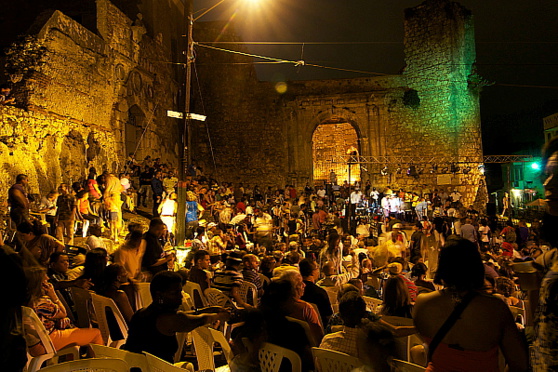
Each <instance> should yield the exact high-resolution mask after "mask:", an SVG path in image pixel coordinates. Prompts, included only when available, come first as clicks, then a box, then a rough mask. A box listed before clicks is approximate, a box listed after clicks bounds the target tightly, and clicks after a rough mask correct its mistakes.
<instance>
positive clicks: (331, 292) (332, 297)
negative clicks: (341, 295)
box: [320, 287, 339, 313]
mask: <svg viewBox="0 0 558 372" xmlns="http://www.w3.org/2000/svg"><path fill="white" fill-rule="evenodd" d="M320 288H323V289H325V291H326V293H327V296H328V297H329V302H330V303H331V308H332V309H333V313H337V312H339V301H337V292H338V291H337V289H336V288H335V287H320Z"/></svg>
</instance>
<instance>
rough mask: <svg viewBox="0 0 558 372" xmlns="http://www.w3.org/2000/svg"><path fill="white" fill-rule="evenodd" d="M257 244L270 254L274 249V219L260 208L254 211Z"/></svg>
mask: <svg viewBox="0 0 558 372" xmlns="http://www.w3.org/2000/svg"><path fill="white" fill-rule="evenodd" d="M254 216H255V217H254V230H255V236H254V238H255V243H256V244H259V245H260V246H264V247H265V248H266V250H267V251H268V252H270V251H271V248H272V235H273V219H272V218H271V216H270V215H269V214H267V213H265V212H264V211H262V210H261V209H260V208H256V209H254Z"/></svg>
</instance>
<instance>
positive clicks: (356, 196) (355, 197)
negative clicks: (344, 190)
mask: <svg viewBox="0 0 558 372" xmlns="http://www.w3.org/2000/svg"><path fill="white" fill-rule="evenodd" d="M360 199H362V193H361V192H360V191H353V192H352V193H351V204H358V203H360Z"/></svg>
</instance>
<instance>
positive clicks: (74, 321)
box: [56, 290, 76, 324]
mask: <svg viewBox="0 0 558 372" xmlns="http://www.w3.org/2000/svg"><path fill="white" fill-rule="evenodd" d="M56 295H57V296H58V299H59V300H60V302H61V303H62V305H64V308H65V309H66V316H67V317H68V318H70V320H71V321H72V324H76V318H75V317H74V313H73V312H72V308H71V307H70V306H69V305H68V302H67V301H66V298H64V296H63V295H62V292H60V291H58V290H57V291H56Z"/></svg>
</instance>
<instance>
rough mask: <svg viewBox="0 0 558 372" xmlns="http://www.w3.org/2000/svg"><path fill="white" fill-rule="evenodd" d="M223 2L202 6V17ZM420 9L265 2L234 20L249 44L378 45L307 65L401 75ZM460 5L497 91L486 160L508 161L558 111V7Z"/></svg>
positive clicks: (484, 104)
mask: <svg viewBox="0 0 558 372" xmlns="http://www.w3.org/2000/svg"><path fill="white" fill-rule="evenodd" d="M240 1H242V0H240ZM244 1H247V0H244ZM216 2H217V1H216V0H197V1H196V2H195V9H196V10H198V9H202V8H206V7H208V6H210V5H211V4H215V3H216ZM420 2H421V1H418V0H393V1H391V0H345V1H343V0H304V1H300V0H297V1H295V0H260V5H259V8H252V9H250V10H249V8H248V7H245V6H243V7H240V6H239V7H238V8H236V9H237V12H236V15H235V16H234V19H235V27H236V30H237V32H238V33H239V34H240V35H241V36H242V38H243V39H244V40H245V41H266V42H269V41H283V42H285V41H291V42H374V44H364V45H363V44H361V45H355V44H352V45H350V44H349V45H310V44H307V45H305V46H304V54H303V58H302V59H304V60H305V61H306V62H308V63H315V64H320V65H324V66H329V67H338V68H346V69H352V70H363V71H370V72H380V73H388V74H395V73H398V72H399V71H400V70H401V69H402V68H403V67H404V60H403V58H404V56H403V44H402V41H403V11H404V9H405V8H408V7H413V6H415V5H418V4H419V3H420ZM460 3H461V4H462V5H464V6H465V7H467V8H468V9H470V10H471V11H472V12H473V15H474V20H475V32H476V42H477V45H476V49H477V64H478V71H479V73H480V74H481V75H482V76H483V77H485V78H486V79H488V80H490V81H493V82H495V83H496V85H494V86H492V87H487V88H485V90H484V91H483V93H482V96H481V113H482V120H483V132H485V133H484V137H485V138H484V143H485V145H484V147H485V153H497V152H500V153H501V152H503V151H505V152H507V153H509V152H511V151H506V150H516V148H515V147H517V146H519V147H522V146H532V145H534V146H536V145H538V143H539V142H540V141H542V133H540V132H538V130H537V131H534V130H533V129H532V128H533V124H534V125H535V126H536V125H539V127H540V128H539V129H540V130H542V122H541V121H540V118H542V116H543V115H548V114H549V113H553V112H557V111H558V107H557V105H556V104H554V105H552V104H550V105H549V104H548V102H551V101H553V100H554V101H558V22H557V21H556V20H557V19H558V2H556V0H533V1H525V0H517V1H516V0H509V1H505V2H504V1H494V0H462V1H460ZM233 12H234V9H232V8H227V5H225V4H222V5H221V6H219V8H216V9H215V10H214V11H212V12H211V13H208V14H207V15H206V16H205V17H203V18H202V20H216V19H219V20H227V19H229V18H230V16H231V14H232V13H233ZM199 41H203V40H199ZM222 47H225V48H226V47H227V46H222ZM248 48H249V50H250V52H252V53H254V54H260V55H266V56H272V57H277V58H284V59H290V60H298V59H301V54H302V47H301V46H300V45H290V46H254V45H248ZM257 68H258V75H259V77H260V79H262V80H272V81H278V80H300V79H328V78H350V77H362V76H367V75H365V74H356V73H351V72H338V71H332V70H326V69H319V68H313V67H294V66H291V65H288V66H287V65H277V64H272V65H258V67H257ZM498 84H514V85H530V86H551V87H554V89H543V88H531V87H507V86H501V85H498ZM545 105H546V106H545ZM543 107H545V108H544V109H543ZM537 123H538V124H537ZM510 129H511V130H510ZM502 131H504V133H505V132H506V131H509V132H510V133H509V134H510V136H509V137H510V138H509V139H507V142H518V144H517V146H516V145H509V146H506V145H502V141H498V143H497V141H496V137H498V135H500V136H501V133H502ZM537 132H538V133H537ZM493 137H494V138H493ZM498 139H501V137H498ZM516 140H517V141H516ZM531 142H533V143H531Z"/></svg>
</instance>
